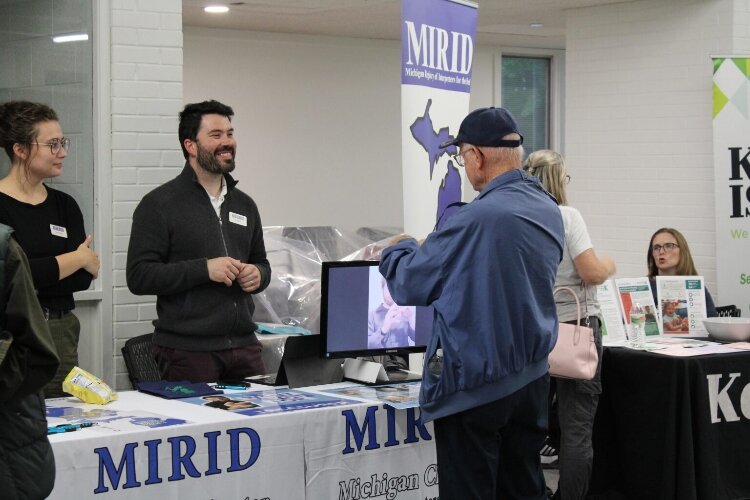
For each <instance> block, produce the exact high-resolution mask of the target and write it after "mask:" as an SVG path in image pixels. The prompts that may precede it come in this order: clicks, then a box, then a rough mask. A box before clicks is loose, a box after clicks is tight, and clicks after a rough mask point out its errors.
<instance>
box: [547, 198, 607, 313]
mask: <svg viewBox="0 0 750 500" xmlns="http://www.w3.org/2000/svg"><path fill="white" fill-rule="evenodd" d="M560 213H561V214H562V219H563V226H564V228H565V246H564V247H563V256H562V261H561V262H560V266H559V267H558V268H557V276H556V277H555V286H556V287H558V286H567V287H570V288H572V289H573V290H574V291H575V292H576V295H578V300H579V301H580V302H581V317H582V318H583V317H585V316H586V315H588V316H596V315H598V314H599V302H598V301H597V300H596V287H595V286H592V285H588V286H587V287H586V292H587V295H588V297H587V302H584V296H583V290H584V288H583V283H582V282H581V277H580V276H579V275H578V271H576V266H575V263H574V262H573V259H575V258H576V257H578V256H579V255H581V254H582V253H583V252H585V251H586V250H588V249H589V248H593V246H592V245H591V238H590V237H589V232H588V229H586V223H585V222H584V221H583V217H581V213H580V212H579V211H578V210H576V209H575V208H573V207H568V206H566V205H560ZM555 304H557V316H558V318H559V319H560V321H574V320H575V319H576V317H577V313H576V303H575V300H574V299H573V296H572V295H570V293H568V292H564V291H563V292H559V293H558V294H557V295H555ZM587 305H588V313H587V312H586V306H587Z"/></svg>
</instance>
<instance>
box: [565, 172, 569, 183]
mask: <svg viewBox="0 0 750 500" xmlns="http://www.w3.org/2000/svg"><path fill="white" fill-rule="evenodd" d="M565 184H570V174H565Z"/></svg>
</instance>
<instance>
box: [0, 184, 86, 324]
mask: <svg viewBox="0 0 750 500" xmlns="http://www.w3.org/2000/svg"><path fill="white" fill-rule="evenodd" d="M45 187H46V188H47V199H46V200H44V201H43V202H42V203H39V204H38V205H31V204H29V203H24V202H21V201H18V200H16V199H15V198H13V197H11V196H8V195H7V194H5V193H0V222H2V223H3V224H7V225H9V226H10V227H12V228H13V229H14V230H15V233H14V236H15V238H16V241H17V242H18V243H19V244H20V245H21V248H23V251H24V252H25V253H26V256H27V257H28V258H29V264H30V268H31V275H32V277H33V278H34V287H35V288H36V289H37V294H38V296H39V302H40V303H41V304H42V306H44V307H47V308H50V309H56V310H63V311H68V310H71V309H73V308H74V307H75V303H74V302H73V292H76V291H79V290H86V289H87V288H88V287H89V285H90V284H91V279H92V276H91V274H89V273H88V272H87V271H85V270H83V269H79V270H78V271H76V272H74V273H73V274H71V275H70V276H68V277H67V278H65V279H62V280H61V279H59V278H60V268H59V267H58V265H57V259H55V257H56V256H57V255H61V254H64V253H68V252H72V251H74V250H76V249H77V248H78V246H79V245H80V244H81V243H83V242H84V240H85V239H86V232H85V231H84V228H83V215H82V214H81V209H80V208H78V204H77V203H76V202H75V200H74V199H73V198H72V197H71V196H70V195H68V194H66V193H63V192H62V191H58V190H56V189H53V188H51V187H49V186H46V185H45Z"/></svg>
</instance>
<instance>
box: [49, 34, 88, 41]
mask: <svg viewBox="0 0 750 500" xmlns="http://www.w3.org/2000/svg"><path fill="white" fill-rule="evenodd" d="M88 39H89V35H88V33H68V34H67V35H55V36H53V37H52V41H53V42H55V43H66V42H83V41H85V40H88Z"/></svg>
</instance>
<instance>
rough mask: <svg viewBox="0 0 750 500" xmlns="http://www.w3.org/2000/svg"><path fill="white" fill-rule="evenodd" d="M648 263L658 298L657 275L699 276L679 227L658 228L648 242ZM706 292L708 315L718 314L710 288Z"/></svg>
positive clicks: (652, 283) (654, 292)
mask: <svg viewBox="0 0 750 500" xmlns="http://www.w3.org/2000/svg"><path fill="white" fill-rule="evenodd" d="M646 264H647V265H648V279H649V281H650V282H651V293H652V294H653V295H654V303H655V304H657V306H658V302H657V300H656V277H657V276H697V275H698V271H696V270H695V264H693V256H692V255H691V254H690V248H689V247H688V243H687V240H686V239H685V237H684V236H683V235H682V233H681V232H679V231H678V230H677V229H672V228H671V227H663V228H661V229H658V230H657V231H656V232H655V233H654V234H653V236H651V241H649V244H648V253H647V254H646ZM704 290H705V292H706V316H708V317H709V318H711V317H714V316H717V315H718V314H717V313H716V306H715V305H714V299H713V298H712V297H711V294H710V293H708V289H704Z"/></svg>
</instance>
